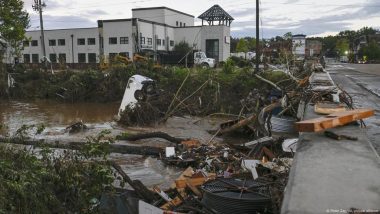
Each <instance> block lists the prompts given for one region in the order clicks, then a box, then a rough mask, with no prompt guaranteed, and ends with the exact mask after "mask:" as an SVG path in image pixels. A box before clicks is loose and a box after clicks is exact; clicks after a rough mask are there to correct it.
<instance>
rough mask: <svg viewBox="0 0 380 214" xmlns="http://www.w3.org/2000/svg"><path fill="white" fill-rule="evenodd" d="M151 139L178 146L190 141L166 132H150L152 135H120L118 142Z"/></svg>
mask: <svg viewBox="0 0 380 214" xmlns="http://www.w3.org/2000/svg"><path fill="white" fill-rule="evenodd" d="M149 138H162V139H165V140H167V141H170V142H172V143H176V144H179V143H181V142H182V141H186V140H188V139H182V138H176V137H173V136H170V135H168V134H166V133H164V132H150V133H142V134H135V135H129V136H120V135H119V136H117V137H116V139H117V140H127V141H137V140H142V139H149Z"/></svg>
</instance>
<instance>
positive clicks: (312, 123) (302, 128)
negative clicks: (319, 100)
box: [296, 109, 375, 132]
mask: <svg viewBox="0 0 380 214" xmlns="http://www.w3.org/2000/svg"><path fill="white" fill-rule="evenodd" d="M374 114H375V111H374V110H373V109H355V110H351V111H345V112H337V113H334V114H330V115H327V116H325V117H318V118H314V119H311V120H305V121H300V122H297V123H296V129H297V130H298V131H299V132H319V131H323V130H325V129H329V128H334V127H337V126H343V125H346V124H348V123H351V122H353V121H357V120H360V119H364V118H368V117H371V116H373V115H374Z"/></svg>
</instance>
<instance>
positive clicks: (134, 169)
mask: <svg viewBox="0 0 380 214" xmlns="http://www.w3.org/2000/svg"><path fill="white" fill-rule="evenodd" d="M119 105H120V104H119V103H74V104H71V103H60V102H55V101H46V100H40V101H4V100H0V124H1V129H0V135H12V134H13V133H15V131H16V130H17V129H19V128H20V127H21V126H22V125H37V124H44V125H45V126H46V129H45V131H44V132H43V133H42V134H40V135H33V136H32V137H34V138H40V139H46V140H59V141H85V138H86V136H94V135H96V134H97V133H99V132H100V131H102V130H110V131H111V133H112V134H113V135H115V136H116V135H118V134H120V133H122V132H128V133H137V132H149V131H163V132H166V133H168V134H170V135H173V136H176V137H183V138H196V139H199V140H200V141H201V142H207V141H208V140H209V139H211V138H212V135H210V134H209V133H208V132H207V130H212V129H216V126H217V125H218V124H219V121H214V120H211V119H208V120H205V119H201V118H193V117H185V118H182V117H173V118H170V119H169V120H168V121H167V122H166V123H165V124H162V125H157V126H155V127H123V126H120V125H119V124H117V123H116V122H115V121H114V116H115V115H116V114H117V112H118V108H119ZM78 121H83V123H85V124H86V125H87V126H88V127H89V130H88V131H85V132H83V133H78V134H69V133H67V132H66V131H65V128H66V127H67V126H69V125H71V124H73V123H75V122H78ZM215 140H216V141H220V140H221V139H218V138H216V139H215ZM118 143H125V144H143V145H149V146H158V147H165V146H167V145H168V142H166V141H165V140H160V139H151V140H141V141H137V142H118ZM111 158H112V159H113V160H115V161H117V162H118V163H119V164H121V166H122V168H123V169H124V170H125V171H126V172H127V174H128V175H129V176H130V177H131V178H132V179H140V180H141V181H142V182H143V183H144V184H145V185H147V186H153V185H161V186H162V187H168V186H169V185H170V184H171V182H172V181H174V179H175V178H177V177H178V176H179V174H180V173H181V172H182V169H177V168H175V167H168V166H165V165H164V164H163V163H162V162H161V161H157V159H155V158H151V157H143V156H141V155H126V154H111Z"/></svg>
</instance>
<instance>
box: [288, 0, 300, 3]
mask: <svg viewBox="0 0 380 214" xmlns="http://www.w3.org/2000/svg"><path fill="white" fill-rule="evenodd" d="M299 1H300V0H287V1H286V2H285V4H291V3H296V2H299Z"/></svg>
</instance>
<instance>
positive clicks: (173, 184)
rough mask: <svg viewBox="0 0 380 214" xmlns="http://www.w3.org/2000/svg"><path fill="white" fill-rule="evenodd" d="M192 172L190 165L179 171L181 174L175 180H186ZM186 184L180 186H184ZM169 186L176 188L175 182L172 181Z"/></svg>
mask: <svg viewBox="0 0 380 214" xmlns="http://www.w3.org/2000/svg"><path fill="white" fill-rule="evenodd" d="M193 174H194V170H193V168H191V167H188V168H187V169H186V170H185V171H183V172H182V173H181V175H180V176H179V177H178V178H177V179H176V180H186V179H187V178H189V177H191V176H192V175H193ZM185 187H186V185H185V186H184V187H182V188H185ZM170 188H171V189H175V188H177V185H176V182H173V183H172V184H171V185H170Z"/></svg>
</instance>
